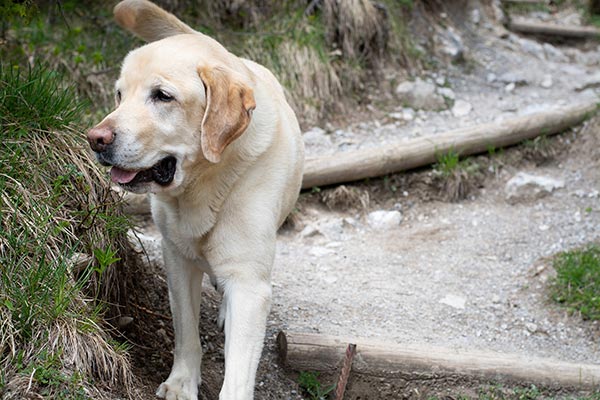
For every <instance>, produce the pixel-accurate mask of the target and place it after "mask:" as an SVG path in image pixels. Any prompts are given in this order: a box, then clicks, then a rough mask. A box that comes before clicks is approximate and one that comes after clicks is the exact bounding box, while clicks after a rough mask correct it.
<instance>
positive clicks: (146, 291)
mask: <svg viewBox="0 0 600 400" xmlns="http://www.w3.org/2000/svg"><path fill="white" fill-rule="evenodd" d="M474 4H475V5H474V6H473V7H475V8H472V9H470V10H469V13H467V14H465V15H471V16H472V15H474V11H473V10H474V9H478V10H479V11H478V13H479V15H480V19H479V20H478V22H477V21H476V18H474V17H471V18H466V20H464V21H461V22H460V24H459V23H457V22H456V21H452V20H451V13H449V14H450V16H446V17H444V16H441V17H440V18H441V19H442V20H444V19H447V20H448V21H447V22H446V23H445V24H441V26H448V27H449V26H454V27H455V29H456V32H459V34H460V35H461V37H462V40H463V47H464V50H465V51H466V52H467V53H466V60H467V61H466V62H463V63H459V64H445V66H442V67H439V68H437V69H435V70H430V71H429V72H426V73H425V75H424V76H425V78H426V79H427V78H429V79H430V80H431V81H432V82H436V81H437V83H436V85H438V86H444V87H450V88H451V89H452V90H453V91H454V93H455V95H456V100H459V99H460V100H465V101H467V102H469V103H470V104H471V106H472V111H471V112H470V113H468V114H467V115H465V116H463V117H455V116H453V114H452V112H451V111H417V112H416V114H415V115H416V117H415V118H414V119H413V120H411V121H405V120H398V119H397V118H395V117H392V116H390V114H391V113H394V112H397V111H402V110H404V109H405V107H403V105H401V104H399V102H398V101H397V100H394V97H393V95H392V94H391V91H392V90H391V89H393V88H391V89H390V91H389V92H386V91H383V92H379V93H375V94H374V95H373V96H372V98H373V99H379V100H380V103H376V102H375V101H373V102H372V103H371V104H370V105H368V106H365V107H364V108H363V109H361V110H359V112H356V113H355V116H354V117H353V118H354V119H359V118H360V119H361V121H350V123H347V124H345V125H341V124H339V123H338V125H337V126H335V125H328V126H326V127H325V128H326V129H324V131H325V133H324V135H326V137H327V140H325V141H322V140H319V141H316V142H314V143H308V144H307V151H308V157H312V156H317V155H319V154H325V153H333V152H336V151H350V150H352V149H355V148H361V147H367V146H373V145H380V144H381V143H385V142H386V141H396V140H401V139H403V138H408V137H415V136H427V135H435V134H436V133H438V132H442V131H446V130H448V129H452V128H456V127H463V126H469V125H472V124H476V123H482V122H489V121H501V120H502V119H503V118H508V117H510V116H514V115H521V114H526V113H530V112H534V111H539V110H547V109H550V108H551V107H553V106H555V105H557V104H559V105H560V104H567V103H573V102H577V101H579V100H581V99H583V98H592V97H593V98H595V97H596V90H595V84H594V83H589V82H590V77H592V76H593V74H594V73H595V70H596V68H597V64H598V62H599V61H600V48H598V47H597V45H596V44H590V43H578V44H576V45H574V44H573V43H567V44H556V43H555V45H552V47H549V46H548V45H544V44H543V43H542V42H537V41H534V40H532V39H526V38H522V37H518V36H516V35H514V34H511V33H508V32H505V31H502V29H501V28H500V26H499V25H498V24H497V23H495V22H494V21H492V20H491V19H489V18H487V17H486V15H487V16H489V15H490V13H489V12H487V13H486V10H484V9H479V8H477V3H474ZM488 11H489V10H488ZM531 17H532V18H542V17H543V18H551V17H552V14H548V13H547V15H543V13H542V14H540V13H539V12H538V13H537V14H535V15H533V16H531ZM436 29H437V28H436ZM440 29H441V28H440ZM440 29H438V31H440V32H442V33H439V32H437V33H434V34H433V35H440V34H441V35H443V32H445V31H444V29H441V30H440ZM499 32H500V34H499ZM540 49H541V50H540ZM439 65H444V64H438V66H439ZM389 74H390V76H389V78H390V80H396V81H397V80H399V79H401V78H400V77H401V74H399V73H398V74H395V73H394V72H393V71H391V72H389ZM511 74H512V75H511ZM548 76H550V78H547V77H548ZM501 77H504V78H501ZM510 80H513V81H516V82H517V84H516V85H515V88H513V89H512V90H507V89H510V87H509V88H507V85H510V83H511V82H509V81H510ZM544 80H546V83H545V84H544V85H543V87H542V85H541V83H542V82H543V81H544ZM550 81H551V82H552V83H551V84H550V86H548V82H550ZM513 83H514V82H513ZM586 83H588V86H589V88H587V89H586V90H578V89H580V88H581V87H585V86H586ZM599 85H600V82H599ZM357 116H359V117H357ZM536 146H537V147H536ZM534 147H535V148H534V149H533V150H532V149H531V147H530V148H527V147H523V146H521V147H518V148H513V149H506V150H504V151H503V152H498V153H497V154H495V155H488V156H486V157H478V158H475V159H474V162H475V163H477V164H478V165H479V166H480V168H479V171H480V172H479V174H478V177H477V179H476V181H475V184H473V185H471V190H470V192H469V193H468V195H467V197H466V198H465V199H463V200H461V201H458V202H448V201H443V200H442V199H444V198H446V196H445V195H444V193H440V189H439V188H440V185H438V184H436V178H435V176H434V175H433V174H432V172H431V170H430V169H424V170H421V171H416V172H414V171H413V172H408V173H400V174H396V175H391V176H388V177H385V178H381V179H375V180H370V181H368V182H361V183H357V184H354V185H351V187H352V188H353V190H354V191H356V192H357V193H359V196H357V197H356V198H355V199H354V200H352V199H351V200H350V201H349V202H346V204H345V206H344V207H340V206H339V205H338V206H336V205H335V204H334V205H333V207H332V208H330V207H328V206H327V205H326V204H325V203H326V202H325V201H323V199H324V198H325V199H327V196H325V194H327V193H331V192H332V191H333V190H334V188H327V189H323V190H321V191H320V192H319V193H311V192H307V193H304V194H302V195H301V198H300V200H299V203H298V210H297V211H296V212H295V213H294V215H293V217H292V218H291V219H290V223H289V224H287V225H286V227H285V228H284V229H282V231H281V232H280V235H279V240H278V246H277V256H276V261H275V266H274V272H273V287H274V298H273V308H272V312H271V315H270V318H269V320H268V327H267V336H266V346H265V350H264V353H263V357H262V360H261V364H260V367H259V372H258V376H257V381H256V395H255V397H256V398H257V399H259V400H260V399H302V398H308V397H303V395H302V393H301V390H300V388H299V387H298V385H297V384H296V383H295V381H296V375H295V372H293V371H287V370H286V369H285V368H284V367H283V366H282V365H280V364H279V363H278V362H277V353H276V345H275V338H276V335H277V333H278V332H279V331H280V330H290V331H297V332H316V333H323V334H329V335H342V336H356V337H365V338H377V339H378V340H388V341H392V342H396V343H427V344H434V345H438V346H444V347H451V348H456V349H485V350H493V351H497V352H501V353H517V354H521V355H526V356H537V357H550V358H556V359H560V360H564V361H584V362H589V363H597V362H598V361H597V360H598V359H600V349H599V346H598V343H599V338H600V326H599V325H600V324H598V323H597V322H590V321H584V320H582V319H581V318H580V317H579V316H578V315H571V314H569V313H568V312H567V311H566V310H565V309H564V308H561V307H560V306H559V305H557V304H555V303H554V302H552V301H551V299H550V296H549V292H548V288H549V285H550V282H551V278H552V276H553V269H552V264H551V257H552V256H553V255H554V254H556V253H558V252H560V251H564V250H569V249H572V248H576V247H580V246H583V245H585V244H587V243H590V242H594V241H598V240H599V239H600V228H599V227H600V203H599V199H598V196H599V195H598V191H599V190H600V119H599V118H597V117H594V118H592V119H591V120H588V121H587V122H585V123H584V124H583V125H582V126H579V127H576V128H574V129H571V130H569V131H568V132H565V133H563V134H561V135H558V136H556V137H554V138H549V139H547V140H545V141H544V142H543V143H541V144H540V143H538V144H537V145H535V146H534ZM519 171H526V172H529V173H532V174H535V175H543V176H549V177H553V178H557V179H562V180H564V182H565V187H564V188H562V189H558V190H556V191H554V192H553V193H552V194H550V195H548V196H546V197H543V198H538V199H534V200H529V201H521V202H518V203H516V204H513V203H509V202H507V201H506V194H505V189H504V187H505V183H506V182H507V181H508V179H509V178H511V177H512V176H514V175H515V174H516V173H517V172H519ZM365 193H366V195H365ZM361 199H362V201H361ZM328 203H329V204H330V205H332V203H331V202H328ZM342 203H343V202H342ZM374 210H398V211H400V212H401V213H402V216H403V220H402V222H401V224H400V225H399V226H397V227H395V228H392V229H387V230H383V231H379V230H376V229H373V228H371V227H370V225H369V224H368V222H367V219H366V215H367V214H368V213H369V212H371V211H374ZM306 227H310V229H308V230H307V229H305V228H306ZM309 231H312V233H311V234H307V232H309ZM138 236H139V238H140V241H141V243H143V245H144V248H145V249H146V251H147V253H148V257H147V260H146V263H145V264H146V265H145V267H144V268H143V269H141V270H139V271H133V272H134V273H135V274H136V276H137V277H138V278H137V279H136V282H137V283H136V285H137V287H130V288H129V290H130V293H129V296H130V298H129V305H128V309H129V311H130V313H131V314H132V316H134V318H135V319H134V323H133V324H132V325H131V326H130V327H129V330H128V331H127V332H125V335H126V336H127V338H128V339H129V340H130V341H131V343H132V351H133V354H134V361H135V365H136V369H137V372H138V375H139V376H140V387H141V388H142V389H141V391H142V392H141V395H142V397H143V398H153V397H152V396H153V393H154V390H155V389H156V388H157V387H158V385H159V384H160V382H162V380H164V379H165V378H166V377H167V376H168V374H169V371H170V365H171V361H172V353H171V349H172V346H173V334H172V329H171V325H170V324H171V321H170V312H169V308H168V295H167V289H166V282H165V279H164V270H163V266H162V259H161V255H160V250H159V246H158V243H159V240H160V239H159V236H160V235H159V234H158V232H157V231H156V228H155V227H154V226H153V225H152V223H151V222H150V221H149V220H148V219H147V218H143V219H142V220H141V221H140V227H139V233H138ZM205 286H206V290H205V293H206V294H205V296H204V299H203V306H202V318H201V320H202V322H201V334H202V345H203V348H204V351H205V352H204V358H203V367H202V373H203V384H202V387H201V398H202V399H208V400H212V399H217V398H218V391H219V388H220V383H221V380H222V374H223V334H222V333H221V332H220V331H219V330H218V328H217V325H216V318H217V306H218V302H219V301H220V299H219V295H218V294H217V293H216V292H215V291H214V290H213V289H212V287H211V286H210V285H209V283H208V282H205ZM333 378H334V377H333V376H329V375H324V376H323V377H322V379H323V381H325V382H332V380H333ZM487 383H489V382H487ZM487 383H486V382H471V381H461V380H456V379H447V380H443V379H442V380H439V381H423V382H419V381H416V382H415V381H404V382H400V381H395V382H390V381H386V380H383V379H379V378H373V377H367V376H356V375H351V377H350V384H349V387H348V393H347V396H346V397H345V398H346V399H399V398H426V397H428V396H429V395H437V396H442V397H451V398H455V397H457V394H459V393H460V394H466V395H473V396H476V395H477V393H478V388H479V387H480V386H481V385H484V384H487ZM523 384H524V385H527V383H525V382H524V383H523ZM555 389H556V388H555ZM549 393H554V392H549ZM559 393H560V392H559Z"/></svg>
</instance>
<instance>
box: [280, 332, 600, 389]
mask: <svg viewBox="0 0 600 400" xmlns="http://www.w3.org/2000/svg"><path fill="white" fill-rule="evenodd" d="M348 343H354V344H356V354H355V356H354V362H353V364H352V371H354V372H356V373H360V374H366V375H371V376H376V377H388V378H398V379H408V380H419V379H423V380H426V379H442V378H448V377H467V378H474V379H478V380H487V381H494V382H497V381H503V382H515V383H516V382H518V383H534V384H538V385H541V386H546V387H560V388H574V389H575V388H577V389H583V390H592V389H595V390H597V389H600V365H597V364H584V363H568V362H562V361H556V360H551V359H543V358H533V357H523V356H517V355H511V354H500V353H492V352H486V351H476V350H469V351H465V350H454V349H447V348H440V347H432V346H421V345H398V344H396V343H382V342H375V341H372V340H367V339H346V338H340V337H335V336H327V335H316V334H304V333H291V332H283V331H281V332H280V333H279V335H278V337H277V345H278V350H279V356H280V360H281V361H282V362H283V364H284V365H285V366H286V367H288V368H291V369H293V370H296V371H321V372H330V373H335V372H336V371H337V369H338V368H339V366H340V361H341V360H343V359H344V354H345V352H346V348H347V346H348Z"/></svg>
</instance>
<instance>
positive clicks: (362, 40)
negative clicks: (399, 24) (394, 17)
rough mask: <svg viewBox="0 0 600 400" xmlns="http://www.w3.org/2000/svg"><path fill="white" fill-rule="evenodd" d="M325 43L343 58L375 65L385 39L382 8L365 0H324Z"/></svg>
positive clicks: (385, 26) (379, 57) (385, 41)
mask: <svg viewBox="0 0 600 400" xmlns="http://www.w3.org/2000/svg"><path fill="white" fill-rule="evenodd" d="M323 17H324V25H325V27H326V29H327V42H328V43H329V44H330V45H332V46H333V47H334V48H339V49H341V50H342V53H343V56H344V58H346V59H350V60H356V59H364V60H367V61H369V62H370V63H373V64H374V65H377V63H378V62H379V61H381V60H382V58H383V54H384V51H385V50H386V48H387V42H388V34H389V32H388V26H387V24H386V20H385V14H384V11H382V10H378V9H377V8H376V6H375V3H373V2H371V1H369V0H343V1H337V0H324V1H323Z"/></svg>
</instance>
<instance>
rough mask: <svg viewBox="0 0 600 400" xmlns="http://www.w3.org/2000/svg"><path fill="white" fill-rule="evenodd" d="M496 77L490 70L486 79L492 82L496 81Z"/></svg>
mask: <svg viewBox="0 0 600 400" xmlns="http://www.w3.org/2000/svg"><path fill="white" fill-rule="evenodd" d="M496 79H498V77H497V76H496V74H495V73H493V72H490V73H488V74H487V81H488V83H494V82H496Z"/></svg>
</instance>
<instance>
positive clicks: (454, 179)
mask: <svg viewBox="0 0 600 400" xmlns="http://www.w3.org/2000/svg"><path fill="white" fill-rule="evenodd" d="M436 158H437V163H435V164H434V165H433V177H434V184H435V185H436V186H437V187H438V189H439V191H440V193H441V196H442V198H444V199H445V200H447V201H458V200H462V199H465V198H466V197H467V196H468V195H469V193H470V192H471V191H472V190H473V189H474V187H475V186H476V183H477V180H478V178H479V176H478V172H479V165H478V164H476V163H474V162H473V161H472V160H471V159H470V158H466V159H463V160H461V159H460V156H459V154H458V152H456V151H455V150H454V149H450V150H449V151H448V152H446V153H439V154H438V155H437V157H436Z"/></svg>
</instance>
